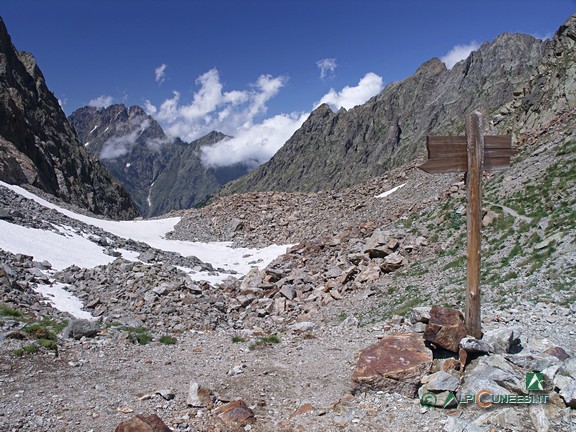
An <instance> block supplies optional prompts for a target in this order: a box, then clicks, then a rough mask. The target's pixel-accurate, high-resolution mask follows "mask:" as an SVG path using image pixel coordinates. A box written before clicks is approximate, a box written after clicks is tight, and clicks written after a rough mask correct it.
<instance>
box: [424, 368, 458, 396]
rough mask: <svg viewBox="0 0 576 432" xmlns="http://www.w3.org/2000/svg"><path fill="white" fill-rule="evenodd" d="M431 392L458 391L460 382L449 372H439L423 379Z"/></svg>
mask: <svg viewBox="0 0 576 432" xmlns="http://www.w3.org/2000/svg"><path fill="white" fill-rule="evenodd" d="M422 383H423V384H426V387H427V388H428V390H429V391H433V392H442V391H456V390H457V389H458V387H459V386H460V380H459V379H458V378H456V377H454V376H452V375H450V374H449V373H447V372H444V371H439V372H435V373H433V374H432V375H428V376H426V377H424V378H423V379H422Z"/></svg>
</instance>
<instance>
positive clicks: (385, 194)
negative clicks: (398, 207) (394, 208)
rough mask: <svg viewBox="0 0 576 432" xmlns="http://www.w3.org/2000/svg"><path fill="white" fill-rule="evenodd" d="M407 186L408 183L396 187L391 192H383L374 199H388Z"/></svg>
mask: <svg viewBox="0 0 576 432" xmlns="http://www.w3.org/2000/svg"><path fill="white" fill-rule="evenodd" d="M404 186H406V183H403V184H401V185H400V186H396V187H395V188H392V189H390V190H389V191H386V192H383V193H381V194H380V195H376V196H374V198H386V197H387V196H388V195H391V194H393V193H394V192H396V191H397V190H398V189H400V188H402V187H404Z"/></svg>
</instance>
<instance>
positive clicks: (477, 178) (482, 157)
mask: <svg viewBox="0 0 576 432" xmlns="http://www.w3.org/2000/svg"><path fill="white" fill-rule="evenodd" d="M482 129H483V127H482V114H480V113H479V112H474V113H472V114H470V115H469V116H467V117H466V136H429V137H427V142H426V147H427V149H428V160H427V161H426V162H425V163H424V164H423V165H420V166H419V168H420V169H422V170H423V171H426V172H427V173H430V174H436V173H450V172H466V179H467V182H466V197H467V200H468V207H467V209H466V222H467V231H468V233H467V236H468V246H467V255H466V275H467V277H466V284H467V288H466V307H465V310H464V316H465V323H466V330H467V332H468V334H469V335H470V336H474V337H475V338H478V339H479V338H481V337H482V331H481V320H480V228H481V225H482V171H494V170H504V169H506V168H508V167H509V166H510V157H511V156H514V155H515V154H516V153H517V150H514V149H512V137H511V136H509V135H496V136H493V135H486V136H484V135H483V133H482Z"/></svg>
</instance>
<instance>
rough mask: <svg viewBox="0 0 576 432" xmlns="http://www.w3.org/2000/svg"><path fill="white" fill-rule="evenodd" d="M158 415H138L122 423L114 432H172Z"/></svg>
mask: <svg viewBox="0 0 576 432" xmlns="http://www.w3.org/2000/svg"><path fill="white" fill-rule="evenodd" d="M171 431H172V429H170V428H169V427H168V426H167V425H166V424H165V423H164V422H163V421H162V420H161V419H160V417H158V416H157V415H156V414H152V415H149V416H145V415H141V414H139V415H137V416H134V417H132V418H131V419H129V420H126V421H123V422H122V423H120V424H119V425H118V426H117V427H116V429H115V430H114V432H171Z"/></svg>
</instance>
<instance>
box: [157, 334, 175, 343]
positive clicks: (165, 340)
mask: <svg viewBox="0 0 576 432" xmlns="http://www.w3.org/2000/svg"><path fill="white" fill-rule="evenodd" d="M158 341H159V342H160V343H161V344H164V345H176V342H177V341H176V338H175V337H173V336H168V335H164V336H160V339H158Z"/></svg>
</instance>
